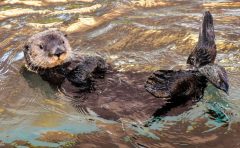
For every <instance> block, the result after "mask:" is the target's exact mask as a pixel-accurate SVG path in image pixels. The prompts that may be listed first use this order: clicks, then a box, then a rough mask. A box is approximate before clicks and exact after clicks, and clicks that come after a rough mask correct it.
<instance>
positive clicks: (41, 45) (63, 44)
mask: <svg viewBox="0 0 240 148" xmlns="http://www.w3.org/2000/svg"><path fill="white" fill-rule="evenodd" d="M71 52H72V49H71V47H70V45H69V42H68V40H67V39H66V37H65V35H64V34H63V33H62V32H60V31H57V30H47V31H43V32H40V33H37V34H35V35H33V36H32V37H30V38H29V39H28V41H27V43H26V44H25V49H24V56H25V60H26V62H27V66H28V67H29V68H30V69H31V70H34V67H37V68H42V69H47V68H53V67H56V66H58V65H61V64H63V63H65V62H67V61H69V59H70V58H71Z"/></svg>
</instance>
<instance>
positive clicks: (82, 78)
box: [24, 30, 107, 91]
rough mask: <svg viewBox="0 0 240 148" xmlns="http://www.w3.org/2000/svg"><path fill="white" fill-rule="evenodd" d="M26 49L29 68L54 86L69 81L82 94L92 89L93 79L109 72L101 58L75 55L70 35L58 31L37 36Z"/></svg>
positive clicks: (31, 39)
mask: <svg viewBox="0 0 240 148" xmlns="http://www.w3.org/2000/svg"><path fill="white" fill-rule="evenodd" d="M24 47H25V48H24V56H25V61H26V67H27V68H28V69H29V70H30V71H33V72H36V73H38V74H39V75H40V76H41V77H42V78H43V79H44V80H46V81H49V82H50V83H51V84H53V85H57V86H59V85H61V84H62V82H63V81H69V82H70V83H71V84H72V85H74V86H76V87H78V89H79V90H80V91H85V90H92V89H93V88H94V85H93V79H94V78H99V77H103V76H104V73H105V72H106V70H107V64H106V62H105V61H104V59H103V58H101V57H99V56H81V55H75V54H73V53H72V49H71V46H70V45H69V42H68V40H67V39H66V35H64V34H63V33H62V32H60V31H58V30H46V31H43V32H40V33H37V34H35V35H33V36H32V37H30V38H29V39H28V40H27V42H26V44H25V46H24Z"/></svg>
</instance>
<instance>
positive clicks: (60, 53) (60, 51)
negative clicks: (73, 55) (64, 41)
mask: <svg viewBox="0 0 240 148" xmlns="http://www.w3.org/2000/svg"><path fill="white" fill-rule="evenodd" d="M63 53H65V51H64V50H62V49H60V48H57V50H56V51H55V53H54V55H55V56H57V57H60V56H61V55H62V54H63Z"/></svg>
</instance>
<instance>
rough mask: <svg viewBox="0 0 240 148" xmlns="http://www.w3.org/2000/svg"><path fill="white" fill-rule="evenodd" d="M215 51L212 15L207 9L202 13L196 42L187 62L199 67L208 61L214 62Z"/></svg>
mask: <svg viewBox="0 0 240 148" xmlns="http://www.w3.org/2000/svg"><path fill="white" fill-rule="evenodd" d="M216 53H217V51H216V44H215V34H214V26H213V17H212V15H211V13H210V12H209V11H206V12H204V15H203V21H202V24H201V27H200V32H199V38H198V43H197V45H196V47H195V48H194V50H193V51H192V53H191V54H190V55H189V57H188V59H187V64H190V65H193V66H195V67H201V66H204V65H206V64H209V63H214V60H215V58H216Z"/></svg>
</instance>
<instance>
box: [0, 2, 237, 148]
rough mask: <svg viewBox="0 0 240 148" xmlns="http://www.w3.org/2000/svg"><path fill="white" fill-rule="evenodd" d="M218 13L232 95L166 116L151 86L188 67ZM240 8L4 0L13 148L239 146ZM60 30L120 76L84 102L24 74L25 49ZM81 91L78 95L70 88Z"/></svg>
mask: <svg viewBox="0 0 240 148" xmlns="http://www.w3.org/2000/svg"><path fill="white" fill-rule="evenodd" d="M206 9H208V10H210V11H211V12H212V14H213V16H214V19H215V20H214V23H215V30H216V36H217V37H218V38H217V42H216V44H217V49H218V56H217V59H216V60H217V63H220V65H223V66H224V67H225V68H226V69H227V70H228V75H229V79H230V86H231V88H230V94H229V96H226V95H225V94H223V93H222V92H220V91H218V90H217V89H215V88H214V87H213V86H211V85H210V86H208V87H207V89H206V90H205V96H204V99H203V100H202V101H200V102H198V103H196V104H195V103H194V104H192V103H191V102H186V104H185V105H182V106H179V107H178V108H174V109H171V110H169V112H167V113H166V114H165V116H159V113H161V114H162V111H163V112H164V113H165V111H166V110H165V109H164V110H161V107H163V106H164V104H166V102H165V101H163V100H159V99H156V98H154V97H152V96H151V95H149V94H148V93H147V92H145V90H144V89H143V85H144V82H145V80H146V78H147V77H148V76H149V74H150V73H152V72H153V71H155V70H157V69H181V68H184V66H185V61H186V59H187V55H189V53H190V51H191V49H192V48H193V47H194V45H195V43H196V41H197V38H198V29H199V28H198V26H199V23H200V19H201V16H202V14H201V12H203V10H206ZM239 11H240V9H239V2H236V1H234V0H230V1H227V0H221V2H218V1H213V2H208V1H205V3H203V2H202V1H188V0H187V1H176V2H172V1H171V2H169V1H159V0H133V1H125V0H114V1H111V0H98V1H94V0H77V1H74V0H43V1H40V0H36V1H30V0H24V1H20V0H11V1H9V0H3V1H1V2H0V34H1V35H0V49H1V50H0V96H1V97H0V118H1V123H0V125H1V126H0V130H1V133H0V140H1V144H4V143H5V146H7V145H8V146H9V145H18V146H28V147H30V146H50V147H58V146H59V145H64V146H66V147H67V146H68V147H73V146H79V147H94V146H95V147H97V146H100V147H169V148H171V147H182V146H184V147H193V146H196V147H222V146H226V145H227V146H229V147H238V144H239V140H238V139H239V135H238V133H239V128H238V126H239V123H238V122H239V121H240V118H239V111H240V110H239V104H240V101H239V88H240V85H239V83H238V82H239V80H240V77H239V70H240V69H239V65H240V63H239V61H240V56H239V45H240V44H239V42H238V41H239V20H240V19H239V13H238V12H239ZM47 28H59V29H60V30H62V31H64V32H66V33H68V39H69V41H70V43H71V45H72V47H73V49H75V52H83V53H88V54H92V53H97V54H101V55H102V56H104V57H105V58H106V59H107V61H108V62H109V63H110V64H111V65H112V67H113V68H114V69H115V71H112V72H109V74H108V76H107V77H106V79H104V80H102V81H99V82H98V85H97V88H98V89H97V90H96V91H95V92H94V93H90V94H86V95H85V96H84V97H83V98H82V99H81V97H80V98H72V97H67V96H66V95H64V94H63V93H62V92H61V91H59V90H58V89H60V88H53V87H51V86H50V85H49V84H48V83H47V82H45V81H43V80H42V79H41V78H40V77H38V76H37V75H35V74H30V73H24V71H23V70H22V68H23V65H24V60H23V53H22V45H23V43H24V42H25V40H26V39H27V38H28V37H29V36H31V35H32V34H35V33H36V32H39V31H42V30H45V29H47ZM69 89H74V88H69Z"/></svg>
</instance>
